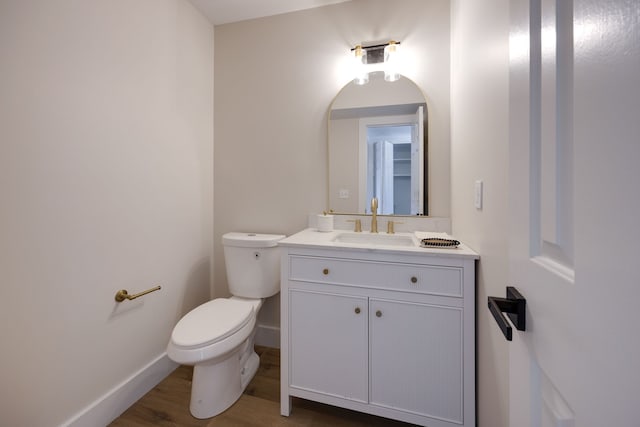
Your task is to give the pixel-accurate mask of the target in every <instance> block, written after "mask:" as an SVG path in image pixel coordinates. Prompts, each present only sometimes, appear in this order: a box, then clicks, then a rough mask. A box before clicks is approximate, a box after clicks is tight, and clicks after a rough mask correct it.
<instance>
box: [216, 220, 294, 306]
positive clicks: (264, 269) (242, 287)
mask: <svg viewBox="0 0 640 427" xmlns="http://www.w3.org/2000/svg"><path fill="white" fill-rule="evenodd" d="M285 237H286V236H284V235H281V234H258V233H237V232H233V233H226V234H225V235H223V236H222V245H223V247H224V264H225V267H226V269H227V282H228V283H229V291H230V292H231V294H232V295H235V296H238V297H243V298H267V297H270V296H272V295H275V294H277V293H278V292H280V249H279V248H278V241H279V240H282V239H284V238H285Z"/></svg>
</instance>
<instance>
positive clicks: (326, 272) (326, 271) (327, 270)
mask: <svg viewBox="0 0 640 427" xmlns="http://www.w3.org/2000/svg"><path fill="white" fill-rule="evenodd" d="M322 274H324V275H325V276H326V275H327V274H329V269H328V268H325V269H324V270H322Z"/></svg>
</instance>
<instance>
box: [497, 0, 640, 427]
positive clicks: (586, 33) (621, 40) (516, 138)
mask: <svg viewBox="0 0 640 427" xmlns="http://www.w3.org/2000/svg"><path fill="white" fill-rule="evenodd" d="M510 5H511V21H512V28H511V34H510V45H511V46H510V50H511V52H510V53H511V55H510V64H511V65H510V147H509V150H510V153H509V161H510V164H509V170H510V171H509V179H510V181H509V198H510V281H511V283H510V284H511V285H513V286H515V287H516V288H517V289H518V290H519V291H520V292H521V293H522V294H523V296H524V297H525V298H526V300H527V330H526V331H523V332H520V331H515V329H514V338H513V342H512V343H511V344H510V411H509V412H510V425H511V426H513V427H525V426H534V427H539V426H545V427H546V426H556V427H560V426H562V427H569V426H581V427H582V426H594V427H596V426H597V427H602V426H615V427H625V426H629V427H633V426H635V427H637V426H639V425H640V404H639V402H640V400H639V396H640V338H639V337H638V332H637V329H638V324H640V310H638V309H637V307H638V303H639V301H640V274H639V270H638V267H637V265H638V262H639V260H640V249H639V248H640V225H639V221H640V215H639V213H640V190H638V184H640V167H639V165H638V163H639V162H640V125H639V123H640V101H639V100H640V27H639V20H640V2H638V1H637V0H617V1H614V0H573V1H572V0H512V1H511V3H510Z"/></svg>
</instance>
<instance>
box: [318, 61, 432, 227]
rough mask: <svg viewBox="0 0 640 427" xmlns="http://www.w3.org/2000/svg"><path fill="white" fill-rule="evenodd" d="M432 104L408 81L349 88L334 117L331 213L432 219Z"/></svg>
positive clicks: (377, 79)
mask: <svg viewBox="0 0 640 427" xmlns="http://www.w3.org/2000/svg"><path fill="white" fill-rule="evenodd" d="M426 130H427V105H426V100H425V97H424V95H423V93H422V91H421V90H420V88H419V87H418V86H417V85H416V84H415V83H414V82H412V81H411V80H410V79H408V78H406V77H401V78H400V79H399V80H398V81H395V82H387V81H385V80H384V74H383V73H381V72H376V73H372V74H371V76H370V80H369V82H368V83H367V84H366V85H356V84H355V83H353V82H351V83H349V84H347V85H346V86H345V87H344V88H343V89H342V90H341V91H340V92H339V93H338V95H337V96H336V97H335V99H334V101H333V104H332V105H331V109H330V112H329V130H328V144H329V146H328V151H329V189H328V193H329V209H330V210H333V211H335V212H338V213H354V214H362V213H366V214H369V213H371V203H370V201H371V199H372V198H373V197H377V198H378V201H379V203H378V206H379V207H378V214H382V215H427V214H428V198H427V191H426V189H427V188H428V187H427V171H426V165H427V143H426V135H427V132H426Z"/></svg>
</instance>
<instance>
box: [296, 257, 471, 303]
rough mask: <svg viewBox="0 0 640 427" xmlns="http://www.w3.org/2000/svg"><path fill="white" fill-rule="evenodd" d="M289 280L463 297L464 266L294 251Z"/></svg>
mask: <svg viewBox="0 0 640 427" xmlns="http://www.w3.org/2000/svg"><path fill="white" fill-rule="evenodd" d="M289 266H290V269H289V280H294V281H298V282H315V283H327V284H332V285H349V286H363V287H370V288H383V289H390V290H399V291H407V292H418V293H425V294H434V295H444V296H452V297H462V296H463V295H462V289H463V287H462V280H463V274H462V270H463V269H462V268H461V267H446V266H433V265H421V264H403V263H395V262H380V261H375V262H374V261H365V260H355V259H345V260H343V259H337V258H321V257H308V256H298V255H292V256H291V258H290V263H289Z"/></svg>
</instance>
